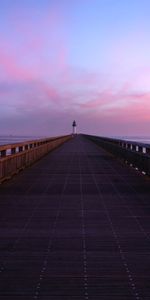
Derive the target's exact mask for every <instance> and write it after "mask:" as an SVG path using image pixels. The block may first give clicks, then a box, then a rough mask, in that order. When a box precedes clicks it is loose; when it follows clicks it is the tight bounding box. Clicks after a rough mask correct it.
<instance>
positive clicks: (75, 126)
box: [72, 121, 77, 134]
mask: <svg viewBox="0 0 150 300" xmlns="http://www.w3.org/2000/svg"><path fill="white" fill-rule="evenodd" d="M72 129H73V131H72V134H76V133H77V124H76V121H73V123H72Z"/></svg>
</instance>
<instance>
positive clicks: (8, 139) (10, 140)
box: [0, 135, 44, 145]
mask: <svg viewBox="0 0 150 300" xmlns="http://www.w3.org/2000/svg"><path fill="white" fill-rule="evenodd" d="M42 138H44V137H43V136H12V135H9V136H7V135H6V136H5V135H0V145H8V144H15V143H20V142H25V141H32V140H36V139H42Z"/></svg>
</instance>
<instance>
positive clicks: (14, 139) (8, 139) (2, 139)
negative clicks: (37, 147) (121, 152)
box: [0, 135, 150, 145]
mask: <svg viewBox="0 0 150 300" xmlns="http://www.w3.org/2000/svg"><path fill="white" fill-rule="evenodd" d="M109 137H110V138H115V139H121V140H125V141H133V142H139V143H143V144H150V136H109ZM42 138H46V137H45V136H23V135H22V136H21V135H20V136H15V135H0V145H8V144H15V143H20V142H25V141H31V140H36V139H42Z"/></svg>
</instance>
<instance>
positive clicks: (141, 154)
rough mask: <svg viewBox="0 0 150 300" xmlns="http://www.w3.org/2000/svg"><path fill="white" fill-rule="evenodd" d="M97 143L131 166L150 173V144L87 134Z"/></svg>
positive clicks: (144, 172)
mask: <svg viewBox="0 0 150 300" xmlns="http://www.w3.org/2000/svg"><path fill="white" fill-rule="evenodd" d="M85 137H87V138H89V139H90V140H92V141H93V142H95V143H96V144H97V145H99V146H101V147H103V148H104V149H106V150H108V151H109V152H111V153H112V154H113V155H115V156H116V157H119V158H121V159H123V160H124V161H125V162H126V163H128V164H129V165H130V166H132V167H134V168H136V169H137V170H140V171H141V172H142V173H143V174H147V175H150V144H144V143H139V142H134V141H125V140H120V139H112V138H107V137H99V136H92V135H85Z"/></svg>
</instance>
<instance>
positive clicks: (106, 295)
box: [0, 135, 150, 300]
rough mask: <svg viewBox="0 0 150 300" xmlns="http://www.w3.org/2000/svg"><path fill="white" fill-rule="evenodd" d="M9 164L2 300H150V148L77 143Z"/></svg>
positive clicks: (2, 228)
mask: <svg viewBox="0 0 150 300" xmlns="http://www.w3.org/2000/svg"><path fill="white" fill-rule="evenodd" d="M30 145H32V146H30ZM129 145H130V146H129ZM131 145H132V147H131ZM137 147H138V148H137ZM8 150H9V153H8V155H7V151H8ZM52 150H53V151H52ZM0 156H1V157H0V172H1V173H0V178H1V185H0V299H2V300H31V299H32V300H35V299H39V300H100V299H102V300H149V299H150V257H149V252H150V177H149V175H150V151H149V145H144V146H141V145H137V144H136V143H132V142H130V143H129V142H125V141H120V140H118V141H117V140H116V141H115V140H113V139H105V138H99V137H94V136H89V135H77V136H75V137H72V136H64V137H57V138H55V139H52V140H51V139H44V140H41V141H30V142H29V143H28V142H24V143H21V144H17V145H7V146H1V147H0ZM22 169H23V171H22V172H20V170H22ZM14 174H17V175H15V176H14ZM8 178H11V179H10V180H6V179H8Z"/></svg>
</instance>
